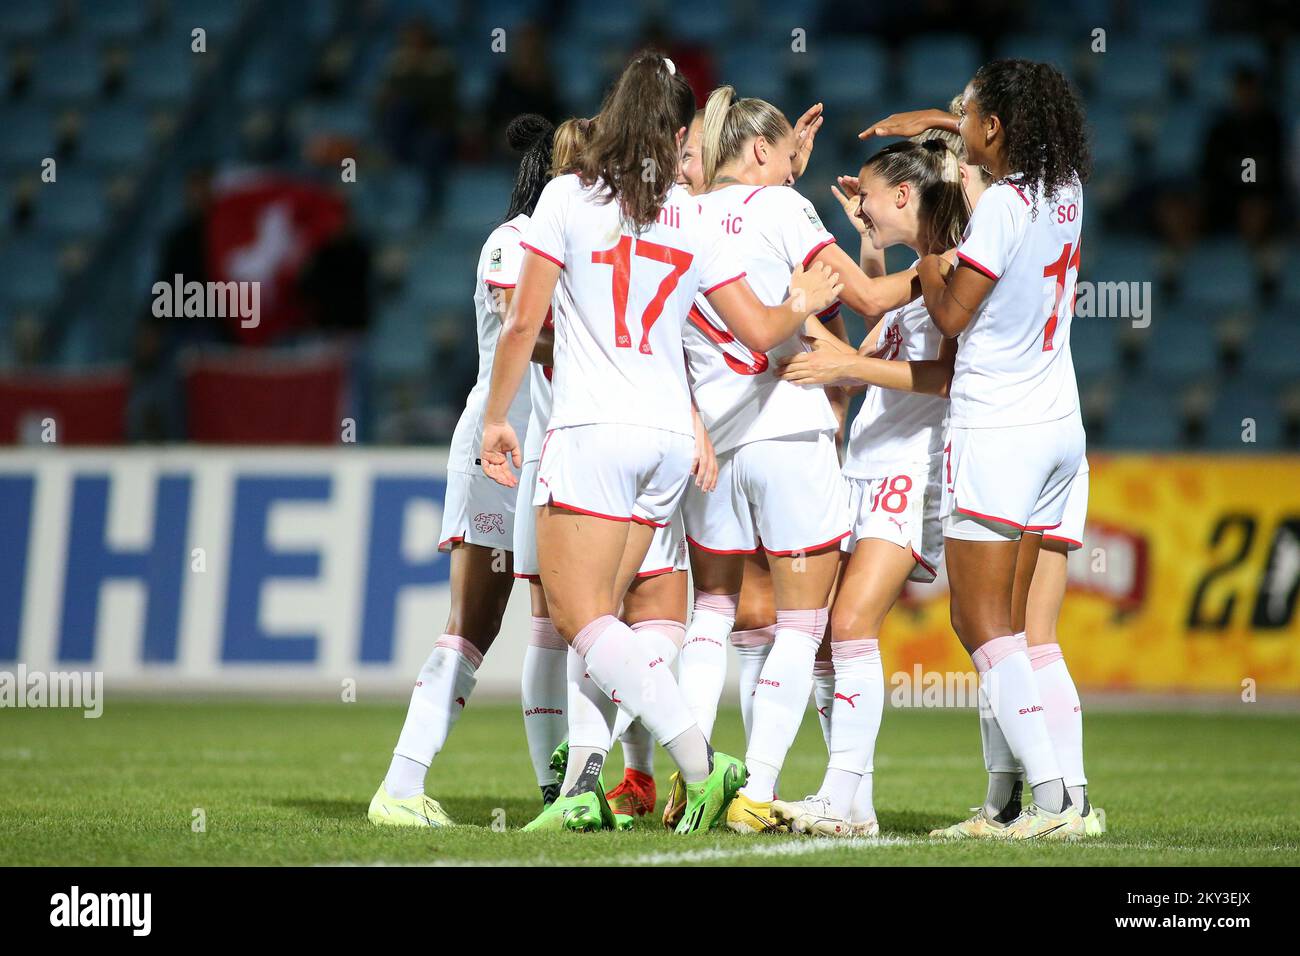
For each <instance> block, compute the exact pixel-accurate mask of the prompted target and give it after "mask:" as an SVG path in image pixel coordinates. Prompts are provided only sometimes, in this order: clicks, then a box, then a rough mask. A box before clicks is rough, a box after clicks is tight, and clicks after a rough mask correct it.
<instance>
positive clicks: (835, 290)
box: [790, 262, 844, 313]
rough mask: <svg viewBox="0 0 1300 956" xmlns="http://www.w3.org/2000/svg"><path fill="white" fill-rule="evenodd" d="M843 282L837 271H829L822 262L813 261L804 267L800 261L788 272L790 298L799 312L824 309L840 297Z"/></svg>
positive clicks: (814, 311)
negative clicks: (810, 265) (810, 264)
mask: <svg viewBox="0 0 1300 956" xmlns="http://www.w3.org/2000/svg"><path fill="white" fill-rule="evenodd" d="M843 289H844V283H843V282H841V281H840V274H839V273H838V272H831V270H830V267H829V266H827V265H826V264H825V263H823V262H814V263H813V264H812V268H810V269H805V268H804V267H803V264H802V263H800V264H799V265H798V266H796V267H795V270H794V272H792V273H791V274H790V298H791V299H792V300H793V302H794V308H795V309H796V310H797V311H800V312H806V313H816V312H821V311H823V310H824V309H826V307H827V306H829V305H830V304H831V303H832V302H834V301H835V300H836V299H838V298H839V297H840V292H842V291H843Z"/></svg>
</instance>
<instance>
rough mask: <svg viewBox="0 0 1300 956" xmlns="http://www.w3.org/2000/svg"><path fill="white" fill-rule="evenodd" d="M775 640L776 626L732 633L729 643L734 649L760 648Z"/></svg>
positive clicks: (770, 625) (771, 625)
mask: <svg viewBox="0 0 1300 956" xmlns="http://www.w3.org/2000/svg"><path fill="white" fill-rule="evenodd" d="M774 640H776V625H775V624H769V625H767V626H766V627H755V628H752V629H751V630H748V631H732V632H731V643H732V644H733V645H734V646H736V647H762V646H763V645H764V644H771V643H772V642H773V641H774Z"/></svg>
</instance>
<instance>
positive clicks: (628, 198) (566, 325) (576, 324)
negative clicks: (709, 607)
mask: <svg viewBox="0 0 1300 956" xmlns="http://www.w3.org/2000/svg"><path fill="white" fill-rule="evenodd" d="M694 112H695V107H694V97H693V95H692V93H691V90H690V86H689V85H688V84H687V83H686V81H685V80H684V79H683V78H682V77H681V76H680V74H678V73H677V71H676V68H675V67H674V66H673V64H672V62H671V61H670V60H667V59H665V58H664V57H663V56H662V55H660V54H658V53H653V52H644V53H641V54H639V55H638V56H636V57H635V58H634V59H633V60H632V62H631V63H630V64H629V65H628V67H627V68H626V69H625V70H624V72H623V74H622V76H621V77H620V78H619V80H618V82H617V83H616V84H615V86H614V88H613V90H612V91H611V92H610V94H609V96H608V97H607V99H606V102H605V104H604V105H603V107H602V109H601V112H600V117H599V122H598V123H597V124H596V130H595V133H594V135H593V137H592V140H591V142H590V143H589V144H588V147H587V149H586V150H585V151H584V152H583V155H582V158H581V171H580V173H579V174H577V175H568V176H560V177H557V178H556V179H554V180H552V181H551V183H550V184H549V185H548V186H547V187H546V189H545V190H543V193H542V196H541V198H540V200H539V201H538V205H537V209H536V211H535V213H534V216H533V218H532V220H531V222H530V223H529V227H528V230H527V232H526V234H525V237H524V240H523V242H524V249H525V252H526V255H525V257H524V264H523V266H522V269H521V273H520V281H519V286H518V289H517V290H516V294H515V297H514V299H513V300H512V302H511V307H510V312H509V314H508V316H507V322H506V325H505V328H504V330H503V331H504V334H503V335H502V336H501V338H500V340H499V342H498V345H497V357H496V361H495V362H494V365H493V373H492V388H491V391H490V393H489V397H488V404H487V411H486V414H485V424H484V432H483V449H482V454H481V457H482V459H483V468H484V472H485V473H486V474H488V475H489V476H490V477H492V478H495V479H496V480H497V481H499V482H501V483H502V484H504V485H507V486H508V487H514V485H515V484H516V480H515V476H514V472H513V471H512V469H511V467H510V466H511V465H513V466H514V467H515V468H518V467H519V465H520V463H521V455H520V450H519V441H518V438H517V437H516V433H515V430H514V428H512V427H511V425H510V423H509V422H508V421H507V413H508V410H509V406H510V403H511V401H512V399H513V397H514V395H515V393H516V392H517V391H518V389H519V385H520V382H521V380H522V378H523V375H524V371H525V368H526V366H527V364H528V361H529V357H530V355H531V353H532V350H533V345H534V343H535V341H536V339H537V334H538V331H539V329H540V328H541V325H542V322H543V320H544V318H545V316H546V313H547V311H548V309H549V308H550V305H551V301H552V297H553V296H558V299H559V303H560V305H561V308H559V309H557V312H556V316H555V318H556V344H555V376H554V379H553V381H554V407H553V408H552V411H551V419H550V422H549V426H548V432H547V435H546V437H545V439H544V441H543V446H542V453H541V458H540V460H539V463H538V477H537V481H538V486H537V490H536V493H535V496H534V498H533V503H534V505H537V506H539V507H540V508H541V511H540V512H539V513H538V515H537V550H538V559H539V564H540V566H541V577H542V585H543V587H544V588H545V591H546V598H547V604H548V607H549V610H550V612H551V618H552V620H553V622H554V623H555V626H556V628H557V630H558V631H559V632H560V634H561V635H563V637H564V638H565V640H566V641H567V642H568V643H569V645H570V646H571V647H573V648H574V649H575V650H576V651H577V652H578V654H580V655H581V656H582V659H583V662H584V665H585V670H586V673H587V674H588V675H589V676H590V677H591V680H592V682H593V683H594V684H595V686H596V687H598V688H599V690H600V692H601V693H600V694H599V695H596V696H595V697H593V698H592V699H586V700H585V702H586V703H587V704H588V705H589V707H590V708H591V713H592V715H598V716H599V718H600V719H599V720H597V719H595V717H594V716H593V718H592V719H590V720H587V719H586V718H585V717H583V719H582V720H576V719H575V718H576V717H579V716H580V715H575V714H573V713H571V714H570V715H569V728H570V734H571V736H570V756H569V761H568V772H567V773H566V779H565V781H564V783H563V784H562V787H561V789H562V795H561V796H560V797H559V798H558V799H557V800H556V801H555V802H554V803H553V804H551V806H550V808H548V809H547V810H545V811H543V813H542V815H541V816H540V817H538V819H537V820H535V821H533V823H532V824H529V828H531V829H574V830H585V829H594V828H600V827H602V826H605V825H608V823H607V821H606V820H605V819H603V814H602V810H601V807H600V801H599V799H598V798H597V797H596V791H597V790H598V788H599V772H600V769H601V766H602V765H603V762H604V758H605V755H606V752H607V750H608V748H609V740H610V732H611V730H612V723H613V717H614V710H615V708H616V706H622V707H623V708H624V709H625V710H627V711H628V713H629V714H630V715H631V716H632V717H633V718H639V719H640V720H641V721H642V722H643V723H644V724H645V726H646V727H647V728H649V730H650V731H651V733H652V734H653V735H654V736H655V738H656V739H657V740H658V741H659V742H660V743H662V744H663V745H664V746H665V748H666V749H667V750H668V752H669V754H670V755H672V757H673V758H674V760H675V761H676V763H677V765H678V767H679V769H680V772H681V775H682V778H683V779H684V780H685V782H686V789H687V808H686V812H685V814H684V816H683V818H682V821H681V823H680V825H679V827H678V832H680V833H694V832H700V831H704V830H707V829H709V828H711V827H712V826H715V825H716V824H717V823H718V822H719V821H720V820H721V819H722V817H723V815H724V813H725V810H726V806H727V804H728V803H729V802H730V800H731V798H732V797H733V796H734V794H735V792H736V791H737V790H738V789H739V787H740V786H741V785H742V784H743V782H744V778H745V769H744V765H743V764H742V763H741V762H740V761H738V760H736V759H735V758H733V757H729V756H727V755H725V754H720V753H719V754H714V753H713V752H712V751H711V750H710V748H709V746H708V741H707V740H706V738H705V737H704V735H703V734H702V733H701V732H700V729H699V727H698V726H697V725H696V722H695V720H694V719H693V718H692V716H691V713H690V710H689V709H688V708H687V706H686V704H685V702H684V701H683V699H682V696H681V692H680V690H679V689H678V687H677V683H676V681H675V680H674V678H673V676H672V674H671V672H670V670H669V668H668V667H666V666H660V665H662V664H664V663H665V662H664V661H663V660H662V658H659V657H653V658H652V657H651V656H650V655H649V654H648V653H647V651H646V648H645V645H644V643H643V642H638V641H637V640H636V638H635V636H634V635H633V633H632V631H631V629H630V628H628V627H627V625H626V624H624V623H622V622H621V621H619V620H618V619H617V618H616V617H615V616H614V615H615V613H616V612H617V610H618V607H619V604H620V602H621V601H622V599H623V595H624V593H625V592H626V590H627V586H628V583H629V582H630V581H631V579H632V577H633V575H634V573H635V569H636V568H637V567H639V566H640V564H641V561H642V560H643V559H644V557H645V554H646V550H647V548H648V545H649V541H650V537H651V535H652V532H653V529H654V527H655V526H656V525H661V524H663V523H664V522H666V521H667V520H668V519H669V518H670V517H671V515H672V513H673V511H674V510H675V508H676V506H677V504H678V502H679V500H680V498H681V495H682V493H683V492H684V490H685V487H686V485H687V483H688V480H689V477H690V467H691V459H692V453H693V449H694V428H693V425H692V419H691V397H690V389H689V387H688V386H687V381H686V369H685V364H684V362H683V361H682V355H681V350H682V341H681V330H682V325H683V323H684V322H685V320H686V314H687V310H688V309H689V308H690V306H691V304H692V300H693V298H694V296H695V293H696V292H697V291H698V292H702V293H703V294H704V295H705V296H706V298H707V299H708V301H709V303H710V304H711V305H712V306H713V307H714V308H715V309H716V310H717V312H718V313H719V315H720V316H721V317H722V319H723V321H725V322H726V323H727V326H728V328H729V329H730V330H731V331H732V332H733V333H734V334H735V335H736V336H737V337H738V338H739V339H740V340H741V341H742V342H744V343H745V344H746V345H747V346H748V347H750V348H754V349H764V348H769V347H771V346H772V345H774V344H776V343H779V342H781V341H783V340H784V339H786V338H788V337H789V336H790V334H791V333H792V332H794V331H795V330H797V329H798V328H800V327H801V326H802V324H803V322H804V321H805V320H806V319H807V317H808V315H810V314H813V313H815V312H817V311H819V310H821V309H824V308H825V307H826V306H827V305H828V304H829V303H830V302H832V301H834V299H835V297H836V295H837V294H838V293H839V291H840V287H839V283H838V276H836V275H834V274H833V273H831V272H830V270H828V269H826V268H825V267H824V266H814V267H813V268H811V269H808V270H806V271H805V270H804V269H802V268H800V269H798V270H796V271H795V272H794V274H793V275H791V276H789V280H788V285H789V287H790V289H791V292H792V295H791V297H790V298H789V299H787V300H786V301H785V302H783V303H782V304H781V305H779V306H765V305H763V303H762V302H761V301H760V300H759V299H758V297H757V296H755V294H754V291H753V290H752V289H751V288H750V286H749V284H748V283H747V282H746V281H745V280H744V276H743V269H742V268H741V267H740V266H739V264H738V263H737V262H736V260H735V258H734V257H733V256H732V254H731V253H730V249H729V245H728V244H727V243H725V242H721V241H719V230H718V227H717V224H716V222H711V221H710V220H708V219H707V218H706V217H704V216H702V215H701V213H700V210H699V206H698V204H697V203H696V202H695V200H694V199H692V198H691V197H690V196H689V194H688V193H686V191H685V190H683V189H681V187H680V186H678V185H676V183H675V181H674V180H675V176H676V172H677V167H678V164H679V162H680V159H681V144H682V140H683V139H684V137H685V135H686V130H687V127H688V126H689V125H690V122H691V119H692V118H693V116H694ZM571 703H572V702H571ZM579 728H582V733H581V736H580V734H579V732H578V731H579Z"/></svg>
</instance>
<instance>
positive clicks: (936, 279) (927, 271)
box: [916, 254, 953, 288]
mask: <svg viewBox="0 0 1300 956" xmlns="http://www.w3.org/2000/svg"><path fill="white" fill-rule="evenodd" d="M952 273H953V265H952V263H951V262H949V261H948V260H947V259H946V258H944V257H943V256H936V255H934V254H931V255H928V256H924V257H922V259H921V261H920V262H918V263H917V264H916V275H917V277H918V278H919V279H920V280H921V285H922V286H923V287H926V286H928V287H930V288H934V287H936V286H938V285H939V284H940V283H944V284H946V283H947V282H948V278H949V277H950V276H951V275H952Z"/></svg>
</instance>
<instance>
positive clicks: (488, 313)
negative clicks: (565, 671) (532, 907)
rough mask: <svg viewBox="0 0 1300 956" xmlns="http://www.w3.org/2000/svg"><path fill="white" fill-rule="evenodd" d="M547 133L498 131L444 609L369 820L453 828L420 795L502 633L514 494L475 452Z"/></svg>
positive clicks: (516, 411)
mask: <svg viewBox="0 0 1300 956" xmlns="http://www.w3.org/2000/svg"><path fill="white" fill-rule="evenodd" d="M553 131H554V129H553V127H552V126H551V124H550V123H549V122H548V121H547V120H545V119H543V118H542V117H540V116H537V115H535V114H531V113H530V114H526V115H523V116H519V117H517V118H516V119H515V120H513V121H512V122H511V124H510V127H509V129H507V131H506V136H507V139H508V140H509V142H510V145H511V146H512V147H513V148H514V149H516V150H518V151H519V152H521V153H522V154H523V155H522V158H521V159H520V162H519V171H518V173H517V175H516V177H515V188H514V193H513V194H512V195H511V197H510V206H509V209H508V210H507V212H506V218H505V221H504V222H503V223H502V224H501V225H500V226H498V227H497V228H496V229H494V230H493V231H492V233H491V234H490V235H489V236H488V239H487V242H485V243H484V244H483V249H482V252H480V253H479V260H478V270H477V281H476V284H475V288H474V310H475V313H476V314H477V317H478V354H479V365H478V380H477V381H476V382H475V383H474V388H473V389H472V390H471V391H470V393H469V398H468V400H467V401H466V403H465V411H464V412H463V413H462V414H461V417H460V421H459V422H457V424H456V431H455V432H454V434H453V435H452V440H451V454H450V462H449V464H448V467H447V500H446V502H445V504H444V506H443V523H442V537H441V543H440V544H439V548H440V549H441V550H443V551H450V552H451V613H450V615H449V616H448V619H447V626H446V628H445V631H444V633H443V635H442V637H440V638H439V639H438V641H437V643H436V644H435V645H434V648H433V652H432V653H431V654H430V655H429V659H428V660H427V661H426V662H425V664H424V667H423V668H421V670H420V676H419V678H418V679H417V680H416V682H415V690H414V691H412V693H411V703H410V706H409V708H408V709H407V713H406V723H405V724H404V725H403V727H402V733H401V736H400V737H399V738H398V740H397V747H396V749H394V751H393V759H392V763H391V764H390V765H389V768H388V774H387V776H385V778H384V780H383V782H382V783H381V784H380V785H379V789H378V790H376V791H375V795H374V798H373V799H372V800H371V801H370V810H369V814H368V815H369V818H370V821H371V822H372V823H376V824H386V825H395V826H432V827H437V826H450V825H451V822H452V821H451V819H450V818H449V817H448V816H447V814H446V812H444V811H443V809H442V807H441V805H440V804H439V803H438V801H437V800H434V799H432V798H430V797H428V796H427V795H426V794H425V792H424V777H425V774H426V773H428V770H429V765H430V764H432V763H433V758H434V757H436V756H437V755H438V752H439V751H441V750H442V748H443V746H444V745H445V744H446V742H447V737H448V736H449V735H450V733H451V729H452V727H453V726H454V725H455V723H456V720H457V718H459V716H460V714H461V712H462V711H463V710H464V709H465V705H466V702H467V701H468V700H469V695H470V692H471V691H472V690H473V689H474V683H475V677H474V673H475V671H476V670H477V669H478V666H479V664H481V663H482V662H483V655H484V654H486V653H487V651H488V649H489V648H490V647H491V646H492V642H493V640H495V638H496V636H497V633H498V632H499V631H500V630H501V618H502V615H504V614H505V610H506V602H507V601H508V600H509V599H510V591H511V588H512V586H513V585H514V578H513V576H512V555H511V551H512V549H513V547H514V543H513V537H514V529H513V523H514V516H515V498H514V495H513V494H512V493H510V492H509V491H508V490H506V489H504V488H502V487H501V486H500V485H498V484H497V483H496V482H493V481H492V480H491V479H489V478H486V477H484V475H483V474H482V473H481V470H480V468H479V462H478V449H479V446H480V444H481V443H482V434H483V408H484V404H485V403H486V401H487V395H488V383H489V379H490V377H491V374H492V361H493V356H494V355H495V353H496V343H497V337H498V336H499V335H500V333H501V322H502V320H503V318H504V316H505V314H506V309H507V308H508V306H509V303H510V301H511V298H512V296H513V294H514V291H513V290H514V288H515V283H516V280H517V278H518V274H519V266H520V263H521V261H522V260H523V251H522V250H521V249H520V248H519V240H520V238H521V237H522V235H523V232H524V230H525V229H526V228H527V226H528V220H529V216H530V215H531V214H532V212H533V207H534V206H536V205H537V199H538V197H539V196H540V195H541V192H542V187H543V186H545V185H546V182H547V180H548V179H549V178H550V166H551V136H552V133H553ZM508 415H509V418H510V421H511V422H513V423H515V426H516V427H518V428H521V429H522V428H525V427H527V424H528V415H529V397H528V395H527V394H522V395H519V396H518V397H517V398H515V399H514V401H512V402H511V404H510V407H509V410H508ZM502 555H504V561H501V560H500V558H501V556H502Z"/></svg>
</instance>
